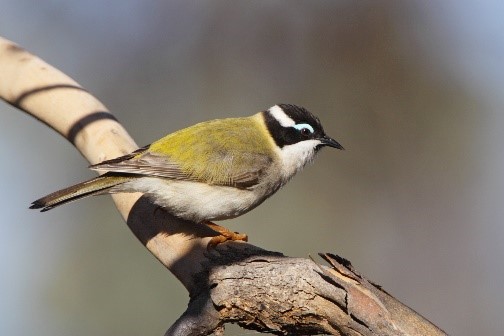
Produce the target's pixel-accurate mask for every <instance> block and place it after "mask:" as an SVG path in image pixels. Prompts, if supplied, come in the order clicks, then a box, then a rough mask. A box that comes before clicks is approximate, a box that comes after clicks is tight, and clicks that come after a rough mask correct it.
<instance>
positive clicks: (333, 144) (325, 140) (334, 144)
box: [319, 135, 345, 150]
mask: <svg viewBox="0 0 504 336" xmlns="http://www.w3.org/2000/svg"><path fill="white" fill-rule="evenodd" d="M319 140H320V142H321V144H320V145H321V146H329V147H333V148H337V149H342V150H344V149H345V148H343V146H341V145H340V144H339V142H338V141H336V140H334V139H333V138H330V137H328V136H327V135H324V137H323V138H320V139H319Z"/></svg>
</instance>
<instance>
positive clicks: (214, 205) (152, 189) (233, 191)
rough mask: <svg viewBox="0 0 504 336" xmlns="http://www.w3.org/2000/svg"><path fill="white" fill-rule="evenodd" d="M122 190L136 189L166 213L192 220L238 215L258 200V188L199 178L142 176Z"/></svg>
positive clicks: (125, 185)
mask: <svg viewBox="0 0 504 336" xmlns="http://www.w3.org/2000/svg"><path fill="white" fill-rule="evenodd" d="M121 189H122V191H126V192H127V191H129V190H131V191H140V192H143V193H145V194H146V196H147V197H149V198H150V199H151V200H152V201H153V202H154V203H156V204H157V205H159V206H161V207H163V208H165V209H166V210H168V211H169V212H170V213H172V214H174V215H176V216H178V217H180V218H183V219H186V220H190V221H194V222H198V223H200V222H203V221H212V220H223V219H229V218H233V217H237V216H240V215H242V214H244V213H246V212H248V211H250V210H252V209H253V208H255V207H256V206H257V205H259V204H260V203H262V202H263V201H264V200H265V199H266V198H267V195H266V194H265V193H263V192H260V191H259V190H248V189H238V188H234V187H225V186H215V185H208V184H205V183H199V182H190V181H176V180H167V179H161V178H156V177H142V178H138V179H135V180H132V181H129V182H126V183H124V184H123V185H121Z"/></svg>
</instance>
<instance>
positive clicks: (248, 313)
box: [0, 38, 445, 336]
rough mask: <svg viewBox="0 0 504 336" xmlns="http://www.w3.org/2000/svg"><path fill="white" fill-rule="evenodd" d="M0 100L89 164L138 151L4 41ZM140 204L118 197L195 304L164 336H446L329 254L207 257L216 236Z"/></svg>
mask: <svg viewBox="0 0 504 336" xmlns="http://www.w3.org/2000/svg"><path fill="white" fill-rule="evenodd" d="M0 97H1V98H2V99H3V100H5V101H6V102H7V103H9V104H11V105H13V106H15V107H16V108H18V109H20V110H22V111H24V112H26V113H28V114H30V115H32V116H33V117H35V118H37V119H38V120H40V121H41V122H43V123H45V124H46V125H47V126H49V127H51V128H52V129H54V130H55V131H57V132H58V133H60V134H61V135H63V136H65V137H66V138H67V139H68V140H69V141H71V142H72V144H73V145H74V146H75V147H76V148H77V149H78V150H79V151H80V152H81V153H82V155H84V157H85V158H86V159H87V160H88V161H89V162H90V163H91V164H95V163H98V162H101V161H103V160H106V159H111V158H114V157H118V156H121V155H124V154H127V153H130V152H132V151H133V150H135V149H137V148H138V146H137V145H136V144H135V143H134V141H133V140H132V139H131V138H130V137H129V135H128V134H127V132H126V130H125V129H124V128H123V127H122V126H121V125H120V124H119V123H118V122H117V120H116V119H115V118H114V116H113V115H112V114H110V112H108V110H107V109H106V107H105V106H104V105H103V104H102V103H101V102H99V101H98V100H97V99H96V98H95V97H93V96H92V95H91V94H90V93H89V92H88V91H87V90H84V89H82V87H81V86H80V85H79V84H78V83H76V82H75V81H74V80H72V79H71V78H69V77H68V76H66V75H65V74H63V73H61V72H60V71H59V70H57V69H55V68H53V67H52V66H50V65H48V64H47V63H45V62H43V61H42V60H40V59H39V58H37V57H36V56H34V55H32V54H30V53H29V52H27V51H26V50H24V49H22V48H20V47H19V46H17V45H15V44H14V43H12V42H10V41H8V40H6V39H3V38H0ZM140 196H141V195H140V194H118V195H113V196H112V197H113V199H114V201H115V203H116V206H117V208H118V209H119V211H120V213H121V214H122V216H123V218H124V219H125V220H126V222H127V225H128V226H129V228H130V229H131V230H132V232H133V233H134V234H135V236H136V237H137V238H138V239H139V240H140V241H141V242H142V243H143V244H144V245H145V246H146V248H147V249H148V250H149V251H150V252H151V253H152V254H153V255H154V256H155V257H156V258H157V259H158V260H159V261H160V262H161V263H162V264H163V265H164V266H165V267H166V268H168V269H169V270H170V271H171V272H172V273H173V274H174V275H175V276H176V277H177V278H178V279H179V280H180V281H181V283H182V284H183V285H184V286H185V287H186V288H187V290H188V291H189V294H190V297H191V300H190V302H189V306H188V308H187V310H186V312H185V313H184V314H183V315H182V316H181V317H180V318H179V319H178V320H177V321H176V322H175V323H174V324H173V325H172V326H171V327H170V328H169V329H168V331H167V333H166V335H175V336H185V335H208V334H210V333H212V332H215V333H216V334H220V333H222V331H223V325H224V324H225V323H238V324H239V325H241V326H242V327H244V328H247V329H253V330H257V331H261V332H271V333H275V334H282V335H285V334H293V335H309V334H332V335H422V336H425V335H445V333H444V332H443V331H442V330H440V329H439V328H437V327H436V326H434V325H433V324H431V323H430V322H429V321H427V320H426V319H424V318H423V317H422V316H420V315H419V314H417V313H416V312H414V311H413V310H411V309H409V308H408V307H406V306H405V305H403V304H402V303H400V302H399V301H397V300H395V299H394V298H393V297H392V296H390V295H389V294H387V293H386V292H384V291H383V290H382V289H381V288H380V287H379V286H376V285H374V284H373V283H371V282H370V281H368V280H366V279H365V278H364V277H363V276H361V275H360V274H358V273H357V272H356V271H355V270H354V269H353V268H352V266H351V265H350V263H349V262H347V261H346V260H344V259H342V258H339V257H336V256H333V255H330V254H324V255H322V258H323V259H325V261H326V262H328V264H329V265H328V266H327V265H319V264H317V263H316V262H314V261H312V260H311V259H300V258H290V257H286V256H283V255H282V254H280V253H277V252H271V251H266V250H263V249H261V248H259V247H256V246H253V245H251V244H247V243H241V242H227V243H224V244H221V245H219V246H217V247H216V248H215V249H210V250H207V245H208V242H209V241H210V239H211V238H212V237H213V236H215V235H217V233H216V232H214V231H213V230H211V229H210V228H208V227H207V226H203V225H197V224H194V223H191V222H185V221H183V220H180V219H178V218H176V217H174V216H172V215H170V214H168V213H167V212H165V211H164V210H162V209H159V208H158V207H156V206H154V205H152V204H151V203H150V202H149V201H148V200H146V199H145V198H144V197H140Z"/></svg>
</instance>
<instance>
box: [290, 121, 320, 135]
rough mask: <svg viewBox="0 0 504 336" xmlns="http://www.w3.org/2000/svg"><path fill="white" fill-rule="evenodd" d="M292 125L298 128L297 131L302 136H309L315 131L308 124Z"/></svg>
mask: <svg viewBox="0 0 504 336" xmlns="http://www.w3.org/2000/svg"><path fill="white" fill-rule="evenodd" d="M293 127H294V128H295V129H297V130H299V132H300V133H301V134H302V135H304V136H309V135H311V134H313V133H314V132H315V131H314V129H313V127H312V126H311V125H310V124H296V125H294V126H293Z"/></svg>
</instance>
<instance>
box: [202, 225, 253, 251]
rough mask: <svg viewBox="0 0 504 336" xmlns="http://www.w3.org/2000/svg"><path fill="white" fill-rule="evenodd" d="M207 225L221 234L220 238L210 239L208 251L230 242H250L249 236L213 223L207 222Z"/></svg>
mask: <svg viewBox="0 0 504 336" xmlns="http://www.w3.org/2000/svg"><path fill="white" fill-rule="evenodd" d="M205 224H206V225H207V226H208V227H209V228H210V229H212V230H214V231H215V232H218V233H219V235H218V236H214V237H212V239H210V241H209V242H208V246H207V248H208V249H210V248H212V247H215V246H217V245H219V244H222V243H224V242H226V241H228V240H231V241H235V240H239V241H244V242H246V241H248V236H247V235H246V234H244V233H238V232H233V231H229V230H228V229H227V228H225V227H224V226H220V225H217V224H215V223H212V222H205Z"/></svg>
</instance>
